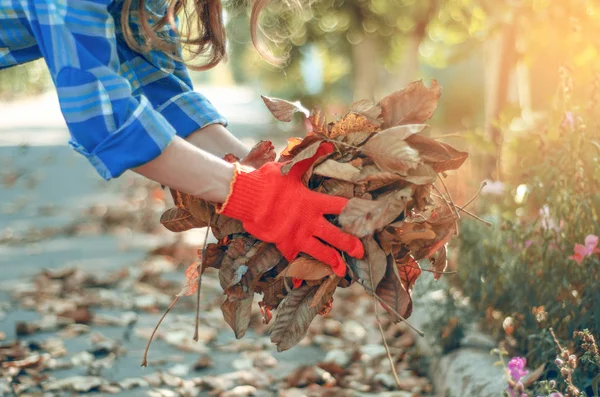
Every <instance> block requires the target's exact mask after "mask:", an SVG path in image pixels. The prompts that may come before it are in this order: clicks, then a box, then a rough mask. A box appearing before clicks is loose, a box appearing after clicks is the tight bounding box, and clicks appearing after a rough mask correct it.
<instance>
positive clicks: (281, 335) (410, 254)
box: [161, 81, 468, 351]
mask: <svg viewBox="0 0 600 397" xmlns="http://www.w3.org/2000/svg"><path fill="white" fill-rule="evenodd" d="M440 95H441V88H440V86H439V85H438V84H437V82H436V81H433V82H432V84H431V85H430V87H429V88H428V87H426V86H425V85H424V84H423V83H422V82H421V81H417V82H414V83H411V84H410V85H408V86H407V87H406V88H405V89H403V90H401V91H397V92H395V93H393V94H391V95H389V96H387V97H385V98H383V99H382V100H381V101H380V102H379V103H377V104H374V103H372V102H370V101H359V102H356V103H354V104H353V105H352V106H351V108H350V110H349V112H348V113H347V114H346V115H344V116H343V117H341V118H339V119H337V120H335V121H333V122H328V121H327V120H326V118H325V116H324V115H323V113H322V111H320V110H319V109H314V110H313V111H312V112H309V111H307V110H306V109H304V108H303V107H302V106H301V105H300V104H299V103H290V102H287V101H284V100H280V99H273V98H267V97H263V99H264V101H265V103H266V105H267V107H268V108H269V109H270V110H271V112H272V113H273V115H274V116H275V117H276V118H277V119H278V120H281V121H290V120H291V119H292V116H293V114H294V113H302V114H304V115H305V117H306V119H305V124H306V125H307V127H308V129H309V131H310V132H309V133H308V134H307V135H306V137H304V138H303V139H301V138H292V139H290V140H289V142H288V145H287V147H286V148H285V150H283V151H282V152H281V153H280V156H279V159H278V160H277V161H280V162H286V165H285V166H284V167H283V168H282V172H283V173H288V172H289V171H290V169H291V168H292V167H293V166H294V164H295V163H297V162H298V161H301V160H303V159H307V158H310V157H312V156H313V155H314V154H315V153H316V151H317V148H318V147H319V145H320V144H321V143H322V142H324V141H327V142H332V143H333V144H334V145H335V147H336V151H334V152H333V153H331V154H329V155H326V156H323V157H321V158H319V159H318V160H317V161H316V163H315V164H314V166H313V167H312V168H311V169H309V170H308V171H307V172H306V174H305V175H304V178H303V181H304V183H305V184H306V186H308V188H310V189H311V190H314V191H317V192H321V193H325V194H329V195H336V196H342V197H346V198H349V199H350V201H349V203H348V205H347V206H346V208H345V209H344V211H343V212H342V213H341V214H340V215H339V216H328V219H329V220H330V221H331V222H332V223H334V224H336V225H338V226H340V227H341V228H342V230H344V231H346V232H348V233H351V234H353V235H355V236H357V237H359V238H360V239H361V240H362V242H363V244H364V247H365V251H366V255H365V258H364V259H362V260H357V259H354V258H350V257H345V258H344V259H345V260H346V263H347V266H348V272H347V276H346V277H344V278H339V277H337V276H336V275H335V274H333V272H332V270H331V269H330V267H329V266H327V265H325V264H323V263H321V262H319V261H317V260H315V259H313V258H311V257H309V256H304V255H301V256H299V257H298V258H297V259H295V260H293V261H292V262H291V263H288V262H287V261H286V260H285V259H284V258H283V257H282V255H281V253H280V252H279V251H278V250H277V248H276V247H275V246H274V245H272V244H269V243H266V242H263V241H259V240H257V239H255V238H254V237H252V236H251V235H250V234H248V233H247V232H246V231H245V230H244V228H243V226H242V224H241V223H240V222H239V221H237V220H235V219H231V218H228V217H226V216H223V215H219V214H216V212H215V206H214V204H213V203H209V202H206V201H203V200H201V199H198V198H196V197H192V196H189V195H186V194H182V193H180V192H177V191H172V195H173V199H174V202H175V205H176V207H175V208H172V209H169V210H168V211H166V212H165V213H164V214H163V216H162V218H161V223H162V224H163V225H164V226H165V227H166V228H167V229H169V230H171V231H173V232H181V231H185V230H189V229H192V228H202V227H207V226H209V227H210V230H211V231H212V233H213V234H214V236H215V237H216V238H217V240H218V243H215V244H208V245H205V247H204V248H203V250H202V252H201V263H199V264H193V265H192V266H190V268H188V270H187V272H186V277H187V280H188V283H187V285H186V286H185V287H184V289H183V290H182V291H181V293H180V294H179V296H184V295H192V294H194V293H196V292H197V291H198V289H199V286H200V277H199V274H200V275H201V274H202V273H203V272H204V271H205V270H206V269H207V268H211V267H212V268H215V269H218V272H219V279H220V283H221V287H222V288H223V290H224V292H225V295H226V299H225V301H224V303H223V305H222V307H221V308H222V311H223V315H224V318H225V320H226V321H227V323H228V324H229V325H230V326H231V328H232V329H233V330H234V332H235V335H236V337H237V338H241V337H243V336H244V334H245V332H246V330H247V328H248V325H249V322H250V313H251V310H250V309H251V305H252V303H253V301H254V295H255V294H262V300H261V301H260V302H259V303H258V304H259V305H260V308H261V312H262V313H263V317H264V322H265V323H269V322H272V324H271V328H270V337H271V341H272V342H273V343H274V344H276V345H277V348H278V350H279V351H283V350H287V349H289V348H291V347H293V346H294V345H296V344H297V343H298V342H300V341H301V340H302V338H303V337H304V336H305V335H306V333H307V330H308V328H309V325H310V323H311V321H312V320H313V319H314V318H315V316H317V314H324V313H327V312H328V311H329V310H330V308H331V306H332V301H333V295H334V293H335V291H336V288H338V287H340V288H346V287H348V286H350V285H351V284H352V283H354V282H358V283H360V284H361V285H362V286H363V287H364V289H365V290H366V291H367V293H368V294H370V295H372V296H373V297H374V299H376V300H377V301H378V302H379V304H381V306H383V308H384V309H385V310H387V311H388V312H389V313H390V315H391V318H392V320H393V321H394V322H398V321H403V320H405V319H406V318H407V317H409V316H410V314H411V312H412V300H411V291H412V289H413V286H414V285H415V282H416V281H417V279H418V277H419V276H420V274H421V272H422V270H428V271H431V272H433V273H434V277H435V278H436V279H437V278H439V277H440V276H441V274H443V272H444V270H445V268H446V264H447V260H446V244H447V243H448V241H449V240H450V239H451V238H452V236H453V235H454V234H455V233H456V232H457V226H456V225H457V219H458V210H460V209H461V208H459V207H457V206H455V205H454V203H453V202H452V199H451V198H450V195H449V194H448V192H447V190H446V191H445V192H444V193H443V192H442V191H440V189H438V188H437V187H436V186H435V183H436V182H440V186H441V187H442V190H444V189H445V185H444V183H443V178H444V176H445V174H444V173H445V172H446V171H449V170H455V169H458V168H459V167H460V166H461V165H462V164H463V163H464V162H465V160H466V159H467V157H468V154H467V153H465V152H461V151H458V150H456V149H454V148H453V147H451V146H449V145H447V144H445V143H442V142H440V141H439V140H436V139H435V138H431V137H428V136H427V132H428V126H427V125H425V124H423V123H424V122H425V121H426V120H428V119H429V118H431V117H432V115H433V113H434V111H435V109H436V106H437V102H438V100H439V98H440ZM276 157H277V156H276V153H275V149H274V147H273V145H272V144H271V142H269V141H262V142H260V143H259V144H257V145H256V146H255V147H254V148H253V149H252V151H251V152H250V154H249V155H248V156H246V157H245V158H243V159H238V158H236V157H235V156H233V155H227V156H226V157H225V158H226V160H228V161H231V162H234V161H239V162H240V163H242V164H246V165H249V166H252V167H256V168H257V167H260V166H261V165H262V164H264V163H265V162H267V161H275V159H276ZM207 232H208V229H207ZM424 260H427V261H428V262H429V263H430V265H429V266H428V268H427V269H422V268H421V266H420V264H419V263H421V264H423V261H424ZM419 261H421V262H419ZM292 278H294V279H301V280H304V282H303V283H302V285H301V286H299V287H297V288H293V287H292V286H291V280H292ZM179 296H178V297H179ZM175 301H177V299H176V300H175ZM273 310H275V313H276V314H275V318H274V319H272V314H271V312H272V311H273Z"/></svg>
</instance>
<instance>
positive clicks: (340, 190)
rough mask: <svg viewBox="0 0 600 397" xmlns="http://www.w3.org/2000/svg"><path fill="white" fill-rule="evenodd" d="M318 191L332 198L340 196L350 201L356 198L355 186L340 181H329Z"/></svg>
mask: <svg viewBox="0 0 600 397" xmlns="http://www.w3.org/2000/svg"><path fill="white" fill-rule="evenodd" d="M317 191H318V192H321V193H326V194H329V195H330V196H340V197H346V198H348V199H349V198H352V197H354V184H352V183H350V182H346V181H340V180H338V179H328V180H326V181H325V182H323V184H322V185H321V186H319V188H318V190H317Z"/></svg>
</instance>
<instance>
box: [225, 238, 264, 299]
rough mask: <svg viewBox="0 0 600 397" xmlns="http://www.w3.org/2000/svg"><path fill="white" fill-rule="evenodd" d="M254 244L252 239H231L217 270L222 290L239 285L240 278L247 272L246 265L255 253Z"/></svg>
mask: <svg viewBox="0 0 600 397" xmlns="http://www.w3.org/2000/svg"><path fill="white" fill-rule="evenodd" d="M254 244H255V240H254V239H250V238H246V237H240V238H236V239H233V241H232V242H231V244H229V248H228V249H227V253H226V254H225V257H224V258H223V261H222V263H221V268H220V269H219V281H220V282H221V287H222V288H223V290H226V289H227V288H229V287H231V286H232V285H235V284H237V283H239V282H240V281H241V279H242V276H243V275H244V274H246V272H247V271H248V266H247V265H246V264H247V263H248V261H249V259H250V258H251V257H252V255H254V253H255V252H256V249H254Z"/></svg>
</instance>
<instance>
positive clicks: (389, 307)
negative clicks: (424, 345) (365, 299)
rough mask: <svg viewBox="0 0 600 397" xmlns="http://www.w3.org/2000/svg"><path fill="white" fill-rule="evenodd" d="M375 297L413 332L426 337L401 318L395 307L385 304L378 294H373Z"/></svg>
mask: <svg viewBox="0 0 600 397" xmlns="http://www.w3.org/2000/svg"><path fill="white" fill-rule="evenodd" d="M373 296H374V297H375V298H376V299H377V300H378V301H379V303H381V304H382V305H385V306H386V307H387V308H388V309H390V311H391V312H392V313H394V315H396V316H397V317H398V318H399V319H400V320H402V321H404V322H405V323H406V325H408V326H409V327H410V328H411V329H412V330H413V331H415V332H416V333H417V334H419V336H425V333H424V332H423V331H421V330H420V329H418V328H417V327H415V326H414V325H412V324H411V323H410V321H408V320H407V319H405V318H404V317H403V316H401V315H400V314H399V313H398V312H397V311H396V310H394V308H393V307H391V306H390V305H388V304H387V302H385V301H384V300H383V299H381V298H380V297H379V296H378V295H377V294H373Z"/></svg>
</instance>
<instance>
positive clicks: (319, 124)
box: [308, 107, 328, 136]
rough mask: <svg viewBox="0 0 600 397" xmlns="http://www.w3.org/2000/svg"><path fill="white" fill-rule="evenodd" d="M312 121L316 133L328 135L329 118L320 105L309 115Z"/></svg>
mask: <svg viewBox="0 0 600 397" xmlns="http://www.w3.org/2000/svg"><path fill="white" fill-rule="evenodd" d="M308 120H309V121H310V123H311V125H312V127H313V132H314V133H316V134H322V135H325V136H327V135H328V127H327V118H326V117H325V115H324V114H323V111H322V110H321V109H319V108H318V107H315V108H313V110H312V112H311V113H310V116H309V117H308Z"/></svg>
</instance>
